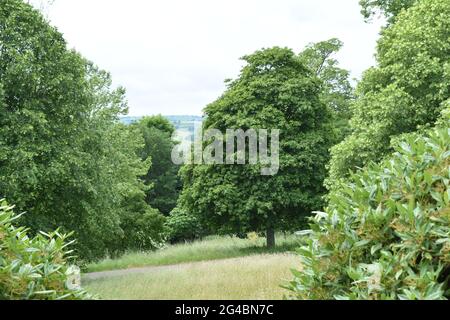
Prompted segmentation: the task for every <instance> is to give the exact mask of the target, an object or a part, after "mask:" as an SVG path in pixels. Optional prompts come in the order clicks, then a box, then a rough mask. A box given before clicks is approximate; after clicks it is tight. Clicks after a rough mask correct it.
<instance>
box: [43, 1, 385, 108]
mask: <svg viewBox="0 0 450 320" xmlns="http://www.w3.org/2000/svg"><path fill="white" fill-rule="evenodd" d="M34 1H37V2H40V1H41V0H34ZM359 10H360V8H359V5H358V0H126V1H125V0H55V2H54V4H53V5H52V6H50V8H48V9H47V10H46V11H47V15H48V17H49V18H50V20H51V22H52V24H53V25H55V26H57V27H58V29H59V30H60V31H61V32H62V33H64V35H65V38H66V39H67V40H68V42H69V46H70V47H74V48H75V49H77V50H78V51H80V52H81V53H82V54H83V55H84V56H85V57H87V58H88V59H90V60H92V61H94V62H95V63H96V64H97V65H99V66H100V67H101V68H103V69H106V70H108V71H110V72H111V74H112V76H113V80H114V84H115V85H122V86H124V87H125V88H126V89H127V97H128V101H129V106H130V114H131V115H150V114H158V113H161V114H165V115H169V114H170V115H182V114H192V115H200V114H201V111H202V109H203V108H204V107H205V106H206V105H207V104H208V103H210V102H212V101H214V100H215V99H216V98H217V97H218V96H219V95H220V94H221V93H222V92H223V90H224V88H225V86H224V82H223V81H224V80H225V79H226V78H234V77H236V76H237V75H238V72H239V70H240V68H241V67H242V61H240V60H239V57H241V56H243V55H245V54H249V53H252V52H253V51H255V50H257V49H261V48H263V47H271V46H275V45H277V46H283V47H284V46H287V47H290V48H292V49H294V50H295V51H296V52H298V51H300V50H301V49H302V48H303V47H304V46H305V45H307V44H308V43H310V42H317V41H321V40H326V39H329V38H331V37H338V38H339V39H341V40H342V41H344V43H345V47H344V49H343V50H342V52H341V53H340V54H339V55H338V59H339V61H340V62H341V65H342V66H343V67H344V68H347V69H349V70H351V72H352V75H353V77H359V76H360V75H361V73H362V71H364V70H365V69H367V68H368V67H370V66H371V65H373V64H374V58H373V54H374V52H375V45H376V39H377V38H378V32H379V30H380V24H381V22H380V21H378V22H377V21H376V22H375V23H372V24H366V23H364V21H363V18H362V16H361V15H360V13H359Z"/></svg>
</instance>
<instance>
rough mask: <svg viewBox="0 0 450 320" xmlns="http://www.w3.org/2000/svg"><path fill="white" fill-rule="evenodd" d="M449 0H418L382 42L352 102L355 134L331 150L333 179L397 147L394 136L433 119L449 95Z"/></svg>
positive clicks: (387, 32) (426, 124) (352, 123)
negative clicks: (392, 144)
mask: <svg viewBox="0 0 450 320" xmlns="http://www.w3.org/2000/svg"><path fill="white" fill-rule="evenodd" d="M449 16H450V2H449V1H447V0H428V1H419V2H417V4H416V5H415V6H413V7H411V8H410V9H408V10H406V11H403V12H402V13H400V14H399V16H398V17H397V19H396V22H395V23H394V24H392V25H391V26H389V27H388V28H387V29H385V30H384V31H383V34H382V37H381V39H380V40H379V42H378V52H377V60H378V66H377V67H374V68H371V69H369V70H368V71H366V72H365V74H364V77H363V79H362V81H361V82H360V83H359V85H358V88H357V92H356V95H357V100H356V102H355V103H354V104H353V107H352V111H353V118H352V119H351V129H352V134H351V135H350V136H349V137H347V138H346V140H344V141H343V142H342V143H341V144H339V145H337V146H336V147H334V148H333V150H332V161H331V165H330V176H331V179H330V182H331V184H333V183H335V182H336V180H338V179H340V178H343V177H345V176H347V175H348V172H349V171H352V170H355V169H356V168H357V167H362V166H364V165H365V164H367V163H368V162H370V161H380V160H381V159H382V158H383V157H384V156H385V155H386V154H388V153H390V152H391V151H392V148H391V145H390V142H391V139H393V138H396V137H398V136H399V135H401V134H403V133H408V132H413V131H416V130H418V129H420V128H423V127H426V126H430V125H432V124H434V122H435V121H436V119H437V118H438V115H439V113H440V111H441V110H442V109H443V106H444V103H445V101H447V100H448V99H449V98H450V62H449V61H450V42H449V41H448V39H449V37H450V20H449V19H448V17H449Z"/></svg>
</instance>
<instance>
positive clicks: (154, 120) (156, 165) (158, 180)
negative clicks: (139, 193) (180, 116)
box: [133, 115, 181, 215]
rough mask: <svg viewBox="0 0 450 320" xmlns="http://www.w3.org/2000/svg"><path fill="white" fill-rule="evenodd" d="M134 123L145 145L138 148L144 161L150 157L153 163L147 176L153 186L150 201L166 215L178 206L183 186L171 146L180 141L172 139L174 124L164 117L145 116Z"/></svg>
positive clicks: (149, 193) (149, 183) (148, 196)
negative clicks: (172, 156)
mask: <svg viewBox="0 0 450 320" xmlns="http://www.w3.org/2000/svg"><path fill="white" fill-rule="evenodd" d="M133 126H135V127H137V128H138V130H139V131H140V133H141V135H142V136H143V138H144V146H143V147H142V148H141V149H140V150H139V155H140V157H141V158H142V159H143V160H146V159H151V162H152V166H151V168H150V169H149V170H148V172H147V174H146V175H145V176H144V181H145V183H146V184H147V185H148V186H150V188H149V189H148V191H147V193H146V199H147V202H148V203H149V204H150V205H151V206H152V207H154V208H157V209H158V210H159V211H161V212H162V213H163V214H165V215H169V214H170V212H171V211H172V210H173V209H174V208H175V206H176V204H177V199H178V196H179V193H180V189H181V185H180V179H179V177H178V170H179V166H177V165H175V164H174V163H173V162H172V158H171V154H172V149H173V148H174V147H175V145H176V144H177V142H176V141H174V140H173V134H174V132H175V127H174V126H173V125H172V124H171V123H170V122H169V121H168V120H167V119H166V118H164V117H163V116H161V115H159V116H152V117H144V118H142V119H141V120H140V121H139V122H138V123H136V124H134V125H133Z"/></svg>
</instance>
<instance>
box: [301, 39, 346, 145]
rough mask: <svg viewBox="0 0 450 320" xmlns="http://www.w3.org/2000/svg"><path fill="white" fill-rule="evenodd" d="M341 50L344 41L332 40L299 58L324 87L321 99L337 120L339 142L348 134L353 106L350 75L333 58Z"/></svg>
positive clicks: (316, 46) (305, 50)
mask: <svg viewBox="0 0 450 320" xmlns="http://www.w3.org/2000/svg"><path fill="white" fill-rule="evenodd" d="M342 47H343V43H342V41H340V40H339V39H336V38H333V39H330V40H327V41H322V42H318V43H313V44H310V45H309V46H308V47H306V49H304V50H303V51H302V52H301V53H300V54H299V57H300V60H301V61H302V62H303V63H304V64H305V65H306V66H308V67H309V68H310V69H311V70H312V71H313V72H314V73H315V74H316V75H317V77H319V78H320V79H321V80H322V81H323V83H324V90H323V92H322V99H323V101H324V102H325V104H326V105H327V106H328V107H329V108H330V110H331V111H332V114H333V116H334V118H335V123H336V125H335V126H336V129H337V131H338V132H337V135H338V139H339V140H338V141H341V140H342V139H343V138H344V136H346V135H347V134H348V133H349V129H348V122H349V120H350V117H351V110H350V104H351V102H352V100H353V87H352V85H351V84H350V80H349V78H350V72H349V71H348V70H345V69H342V68H340V67H339V62H338V61H337V60H336V59H335V58H334V55H335V54H336V53H337V52H338V51H339V50H341V49H342Z"/></svg>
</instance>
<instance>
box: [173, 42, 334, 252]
mask: <svg viewBox="0 0 450 320" xmlns="http://www.w3.org/2000/svg"><path fill="white" fill-rule="evenodd" d="M243 59H244V60H245V61H246V62H247V65H246V66H245V67H244V68H243V69H242V71H241V73H240V76H239V78H238V79H236V80H234V81H232V82H229V83H228V89H227V90H226V92H225V93H224V94H223V95H222V96H221V97H220V98H219V99H218V100H216V101H215V102H213V103H212V104H210V105H208V106H207V107H206V109H205V114H206V120H205V121H204V124H203V127H204V130H207V129H211V128H214V129H218V130H220V131H221V132H223V133H225V131H226V130H227V129H233V130H236V129H242V130H244V131H247V130H249V129H268V130H273V129H279V130H280V138H279V139H280V151H279V156H280V168H279V172H278V173H277V174H275V175H273V176H263V175H261V163H260V164H256V165H249V164H247V165H237V164H235V165H217V164H212V165H207V164H205V165H186V166H185V167H184V168H183V169H182V176H183V183H184V189H183V192H182V194H181V197H180V205H181V210H183V211H185V212H188V213H190V214H194V215H195V216H197V217H199V219H200V222H201V224H202V225H204V226H209V228H210V229H211V230H212V231H214V232H222V233H241V232H246V231H266V232H267V244H268V246H269V247H271V246H274V245H275V234H274V232H275V230H276V229H279V228H280V226H285V225H288V224H289V225H291V227H295V226H298V225H299V222H301V221H302V218H304V217H305V216H306V215H308V214H309V213H310V212H311V211H312V210H313V209H316V208H320V207H321V206H322V198H321V197H322V196H323V194H324V188H323V180H324V178H325V173H326V170H325V164H326V163H327V161H328V159H329V154H328V148H329V146H330V142H329V138H330V136H331V134H330V128H329V125H328V123H327V121H328V119H329V118H330V114H329V110H328V108H327V107H326V105H325V104H324V103H323V102H322V101H321V99H320V95H321V91H322V83H321V81H320V80H319V79H318V78H317V77H316V76H315V75H314V74H312V72H311V71H310V70H309V69H308V68H307V67H306V66H305V65H304V64H303V63H302V62H301V61H300V60H299V59H298V57H297V56H296V55H295V54H294V53H293V52H292V51H291V50H290V49H286V48H278V47H274V48H271V49H264V50H261V51H257V52H255V53H254V54H252V55H249V56H245V57H244V58H243ZM260 151H261V150H260ZM247 153H248V149H247ZM227 156H230V155H227Z"/></svg>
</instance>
